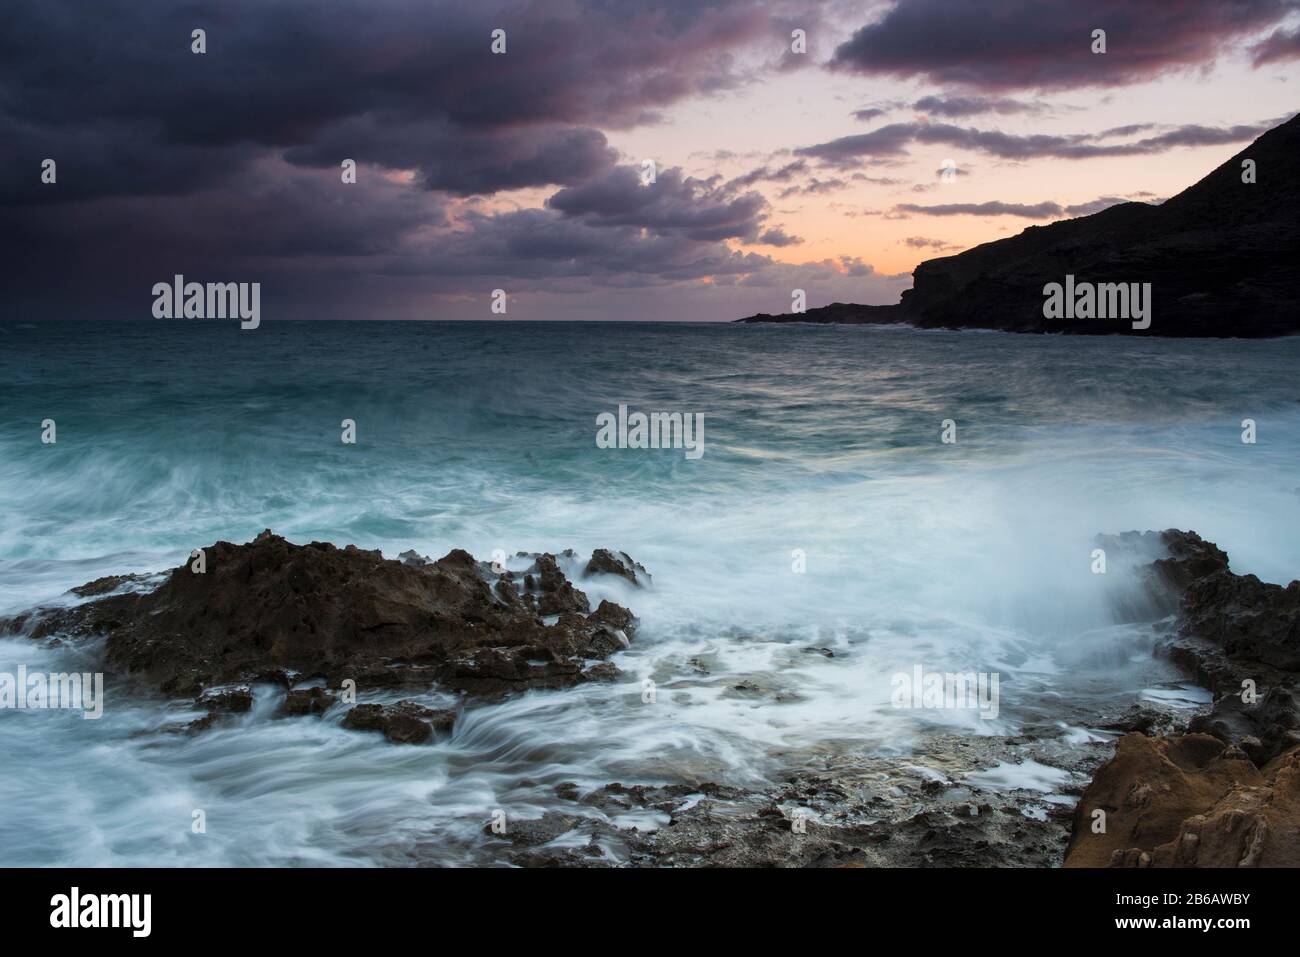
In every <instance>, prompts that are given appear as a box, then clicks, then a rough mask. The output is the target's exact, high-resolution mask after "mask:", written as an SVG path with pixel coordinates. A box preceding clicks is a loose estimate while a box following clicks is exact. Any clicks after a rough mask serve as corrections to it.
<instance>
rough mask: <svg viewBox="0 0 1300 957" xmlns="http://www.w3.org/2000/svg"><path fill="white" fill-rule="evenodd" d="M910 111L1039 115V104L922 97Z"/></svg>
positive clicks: (993, 98) (1000, 98)
mask: <svg viewBox="0 0 1300 957" xmlns="http://www.w3.org/2000/svg"><path fill="white" fill-rule="evenodd" d="M912 109H914V110H920V111H921V112H922V113H933V114H935V115H936V116H950V117H958V116H979V115H982V114H985V113H999V114H1003V115H1006V114H1011V113H1041V112H1042V111H1043V110H1044V107H1043V105H1042V104H1040V103H1026V102H1024V101H1023V100H1014V99H1011V98H1009V97H1003V96H923V97H921V99H919V100H917V101H916V102H915V103H913V104H912Z"/></svg>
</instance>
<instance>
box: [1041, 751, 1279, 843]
mask: <svg viewBox="0 0 1300 957" xmlns="http://www.w3.org/2000/svg"><path fill="white" fill-rule="evenodd" d="M1099 809H1100V810H1102V811H1104V812H1105V815H1106V816H1105V831H1104V832H1103V833H1097V832H1094V830H1093V823H1094V821H1095V820H1097V819H1096V818H1095V817H1094V812H1096V811H1097V810H1099ZM1298 821H1300V751H1295V752H1292V753H1290V754H1289V755H1287V756H1286V757H1285V758H1283V759H1280V760H1279V761H1278V762H1277V763H1276V764H1275V765H1273V766H1270V768H1269V769H1267V770H1266V771H1261V770H1260V769H1258V768H1256V767H1255V765H1254V763H1253V762H1251V760H1250V759H1249V758H1248V757H1247V755H1246V754H1245V753H1243V752H1242V751H1241V750H1239V749H1238V748H1236V747H1233V746H1232V745H1225V744H1224V743H1223V742H1222V741H1219V740H1217V739H1216V738H1212V737H1210V736H1209V735H1204V734H1186V735H1182V736H1180V737H1176V738H1155V739H1152V738H1148V737H1146V736H1145V735H1142V734H1137V733H1134V734H1129V735H1125V736H1124V737H1123V738H1121V739H1120V742H1119V745H1118V746H1117V748H1116V751H1115V757H1114V758H1112V759H1111V760H1110V761H1109V762H1107V763H1106V764H1105V765H1103V766H1102V767H1101V768H1100V769H1098V771H1097V773H1096V775H1095V776H1094V777H1093V779H1092V783H1091V784H1090V785H1088V788H1087V790H1086V791H1085V792H1084V795H1083V797H1082V798H1081V799H1080V801H1079V805H1078V807H1077V808H1076V810H1075V821H1074V838H1073V840H1072V841H1071V844H1070V848H1069V850H1068V852H1067V855H1066V860H1065V866H1066V867H1105V866H1112V867H1173V866H1198V867H1243V866H1262V867H1267V866H1294V865H1295V864H1297V863H1300V827H1297V822H1298Z"/></svg>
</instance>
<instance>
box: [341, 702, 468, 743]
mask: <svg viewBox="0 0 1300 957" xmlns="http://www.w3.org/2000/svg"><path fill="white" fill-rule="evenodd" d="M455 722H456V712H454V711H449V710H443V709H437V708H426V707H425V706H424V705H420V704H416V703H415V702H414V701H399V702H397V704H393V705H381V704H359V705H357V706H356V707H354V708H353V709H352V710H351V711H349V712H348V713H347V715H346V716H344V718H343V727H345V728H351V729H352V730H353V731H380V732H382V733H383V735H384V737H386V738H387V739H388V740H389V741H392V742H393V743H394V744H423V743H424V742H425V741H427V740H429V738H431V737H432V736H433V734H434V732H442V733H450V731H451V729H452V727H453V725H454V724H455Z"/></svg>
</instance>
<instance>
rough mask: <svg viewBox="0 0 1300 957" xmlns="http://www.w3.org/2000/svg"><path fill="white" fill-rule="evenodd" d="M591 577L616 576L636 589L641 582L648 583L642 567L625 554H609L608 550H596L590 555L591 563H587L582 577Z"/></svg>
mask: <svg viewBox="0 0 1300 957" xmlns="http://www.w3.org/2000/svg"><path fill="white" fill-rule="evenodd" d="M592 575H618V576H619V577H620V578H626V579H627V580H628V581H629V582H631V583H632V584H633V585H636V586H637V587H638V588H639V587H640V586H641V583H642V581H645V582H646V583H647V584H648V583H649V582H650V573H649V572H648V571H646V570H645V566H644V565H642V564H641V563H640V562H637V561H633V559H632V556H631V555H629V554H628V553H627V552H611V551H610V550H609V549H608V548H598V549H596V550H595V551H594V552H592V553H591V561H589V562H587V567H586V569H584V570H583V573H582V576H583V577H584V578H590V577H591V576H592Z"/></svg>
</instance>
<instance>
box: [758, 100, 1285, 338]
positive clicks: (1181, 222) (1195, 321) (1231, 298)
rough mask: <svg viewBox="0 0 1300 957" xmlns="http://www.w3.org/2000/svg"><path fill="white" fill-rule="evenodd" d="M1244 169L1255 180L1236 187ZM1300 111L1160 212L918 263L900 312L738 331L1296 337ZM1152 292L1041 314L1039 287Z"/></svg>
mask: <svg viewBox="0 0 1300 957" xmlns="http://www.w3.org/2000/svg"><path fill="white" fill-rule="evenodd" d="M1247 159H1250V160H1253V161H1254V162H1255V166H1256V175H1257V181H1256V182H1254V183H1243V182H1242V162H1243V161H1244V160H1247ZM1297 248H1300V116H1297V117H1292V118H1291V119H1290V120H1288V121H1287V122H1286V123H1283V124H1282V125H1281V126H1278V127H1276V128H1275V129H1272V130H1269V131H1268V132H1267V133H1264V134H1263V135H1262V136H1261V137H1260V138H1259V139H1257V140H1256V141H1255V142H1254V143H1252V144H1251V145H1250V146H1248V147H1247V148H1246V149H1244V150H1242V151H1241V152H1240V153H1238V154H1237V155H1236V156H1234V157H1233V158H1232V159H1230V160H1228V161H1227V162H1226V163H1224V164H1223V165H1222V166H1220V167H1218V168H1217V169H1215V170H1214V171H1213V172H1211V173H1210V174H1209V175H1208V176H1206V177H1205V178H1204V179H1202V180H1201V181H1200V182H1198V183H1196V184H1195V185H1193V186H1190V187H1188V188H1187V189H1185V190H1183V191H1182V192H1181V193H1179V194H1178V195H1177V196H1174V197H1173V198H1172V199H1169V200H1167V201H1165V202H1164V203H1162V204H1161V205H1159V206H1152V205H1149V204H1146V203H1121V204H1120V205H1118V206H1112V207H1110V208H1109V209H1105V210H1102V211H1101V212H1099V213H1095V214H1093V215H1091V216H1080V217H1078V218H1077V219H1067V220H1063V221H1061V222H1056V223H1052V224H1051V225H1048V226H1031V227H1029V228H1028V229H1026V230H1025V231H1024V232H1022V233H1020V234H1019V235H1017V236H1012V237H1009V238H1007V239H1000V240H997V241H995V242H990V243H984V244H983V245H980V246H976V247H975V248H973V249H968V250H966V251H965V252H963V253H959V254H957V255H955V256H945V257H942V258H939V259H931V260H927V261H926V262H923V263H921V264H920V265H919V266H917V267H916V269H915V271H914V272H913V273H912V276H913V286H912V288H911V289H909V290H907V291H906V292H904V293H903V296H902V300H901V302H900V303H899V304H898V305H896V306H857V305H852V304H845V303H834V304H832V305H830V306H824V307H822V308H819V309H810V310H808V311H807V312H805V313H801V314H796V315H781V316H770V315H767V314H759V315H757V316H750V317H749V318H747V319H741V320H738V321H740V322H824V323H908V324H911V325H915V326H919V327H922V328H946V329H966V328H977V329H1002V330H1005V331H1008V332H1069V333H1088V334H1113V333H1124V334H1126V335H1153V336H1239V337H1261V336H1280V335H1291V334H1294V333H1296V332H1298V331H1300V258H1298V257H1297V256H1296V254H1295V251H1296V249H1297ZM1067 274H1070V275H1073V276H1074V277H1075V280H1076V282H1092V283H1119V282H1123V283H1133V282H1136V283H1151V287H1152V303H1153V312H1152V321H1151V326H1150V328H1149V329H1146V330H1144V331H1139V330H1134V329H1132V328H1131V325H1130V323H1129V322H1128V321H1126V320H1123V319H1047V318H1045V317H1044V316H1043V301H1044V296H1043V287H1044V285H1046V284H1047V283H1053V282H1055V283H1063V282H1064V281H1065V276H1066V275H1067Z"/></svg>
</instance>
